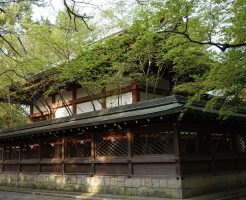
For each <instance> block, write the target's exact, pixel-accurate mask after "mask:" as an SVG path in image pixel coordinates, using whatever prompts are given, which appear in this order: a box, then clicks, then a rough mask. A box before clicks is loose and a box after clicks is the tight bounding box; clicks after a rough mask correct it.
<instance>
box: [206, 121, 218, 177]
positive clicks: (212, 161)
mask: <svg viewBox="0 0 246 200" xmlns="http://www.w3.org/2000/svg"><path fill="white" fill-rule="evenodd" d="M211 128H212V127H211V125H209V126H208V129H207V130H208V133H207V134H208V137H209V147H210V154H211V161H210V166H211V171H212V174H213V176H215V175H216V170H215V164H214V153H215V152H214V145H213V138H212V132H211V130H212V129H211Z"/></svg>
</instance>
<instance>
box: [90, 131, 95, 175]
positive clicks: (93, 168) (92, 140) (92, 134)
mask: <svg viewBox="0 0 246 200" xmlns="http://www.w3.org/2000/svg"><path fill="white" fill-rule="evenodd" d="M95 143H96V142H95V137H94V133H91V172H92V176H94V175H95V156H96V152H95V151H96V144H95Z"/></svg>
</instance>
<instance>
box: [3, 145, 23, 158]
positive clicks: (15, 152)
mask: <svg viewBox="0 0 246 200" xmlns="http://www.w3.org/2000/svg"><path fill="white" fill-rule="evenodd" d="M19 155H20V146H19V145H15V146H7V147H6V148H5V160H19Z"/></svg>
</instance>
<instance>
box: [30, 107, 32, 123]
mask: <svg viewBox="0 0 246 200" xmlns="http://www.w3.org/2000/svg"><path fill="white" fill-rule="evenodd" d="M32 116H33V103H31V104H30V122H33V118H32Z"/></svg>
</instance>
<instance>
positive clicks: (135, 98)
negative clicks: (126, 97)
mask: <svg viewBox="0 0 246 200" xmlns="http://www.w3.org/2000/svg"><path fill="white" fill-rule="evenodd" d="M131 89H132V103H137V102H139V101H140V94H139V90H138V87H137V85H136V84H132V88H131Z"/></svg>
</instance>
